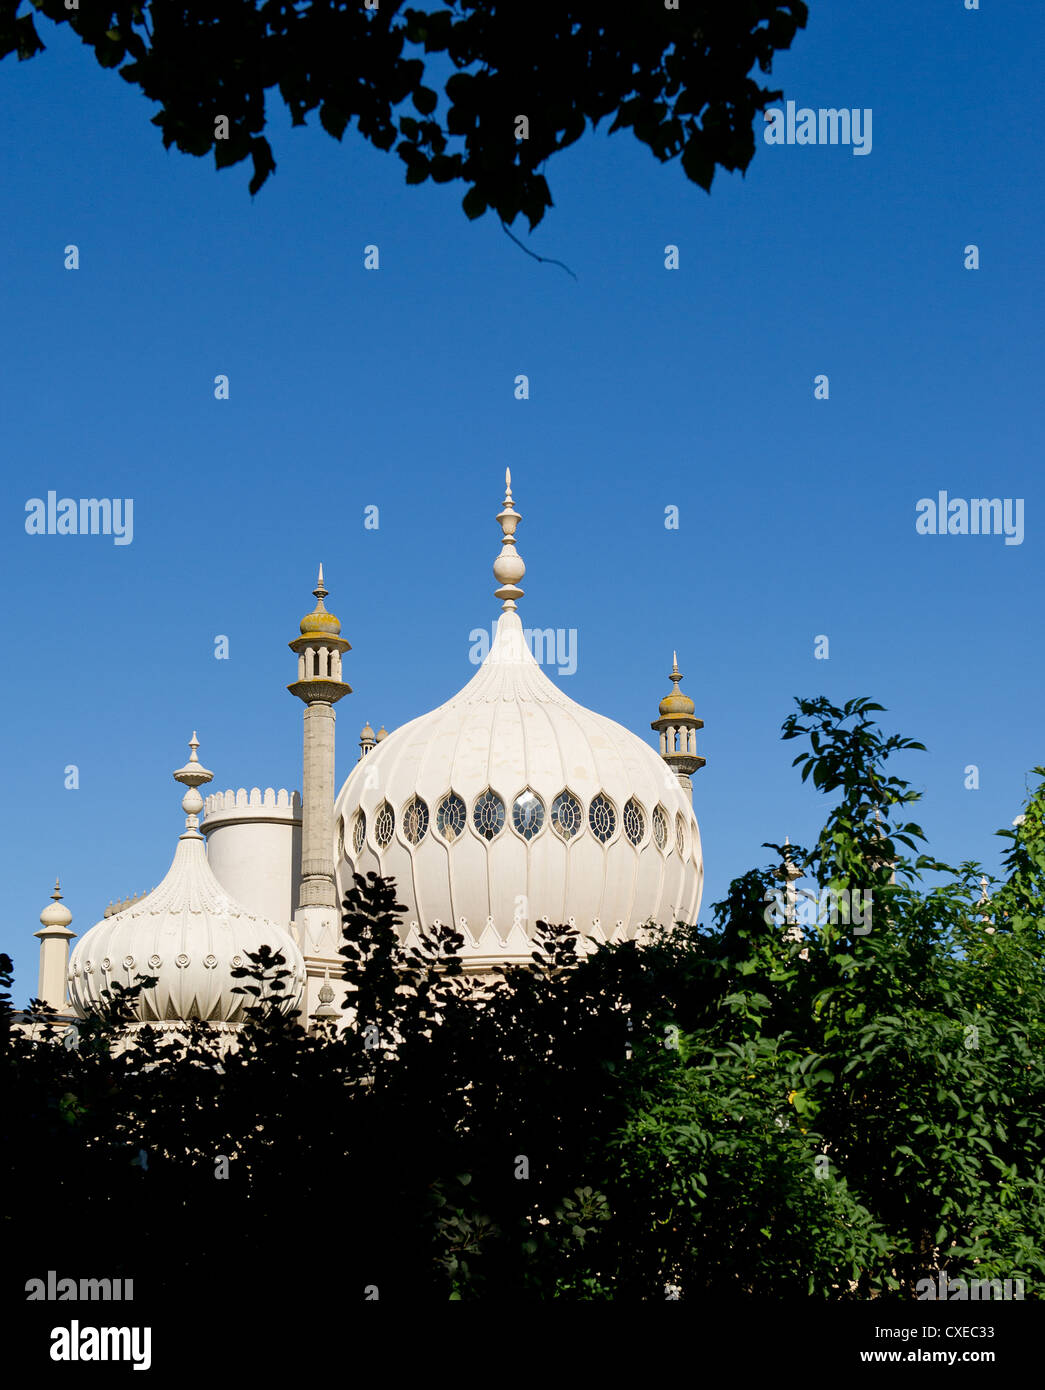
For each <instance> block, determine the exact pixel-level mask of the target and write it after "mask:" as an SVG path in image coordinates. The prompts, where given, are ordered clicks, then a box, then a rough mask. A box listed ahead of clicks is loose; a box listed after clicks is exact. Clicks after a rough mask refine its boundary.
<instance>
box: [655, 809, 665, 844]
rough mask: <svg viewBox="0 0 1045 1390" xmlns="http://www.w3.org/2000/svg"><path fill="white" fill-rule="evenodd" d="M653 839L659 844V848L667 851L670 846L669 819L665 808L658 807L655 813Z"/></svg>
mask: <svg viewBox="0 0 1045 1390" xmlns="http://www.w3.org/2000/svg"><path fill="white" fill-rule="evenodd" d="M653 838H654V840H656V842H657V848H658V849H660V850H663V849H666V848H667V844H668V818H667V815H666V814H665V812H664V807H663V806H657V807H656V808H655V809H654V812H653Z"/></svg>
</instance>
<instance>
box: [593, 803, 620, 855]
mask: <svg viewBox="0 0 1045 1390" xmlns="http://www.w3.org/2000/svg"><path fill="white" fill-rule="evenodd" d="M588 824H589V825H590V826H591V833H592V834H593V835H594V836H595V838H596V840H599V841H601V843H602V844H605V843H606V841H607V840H609V839H610V838H611V837H612V835H613V832H614V831H615V830H616V828H617V813H616V811H615V810H614V809H613V802H612V801H610V799H609V797H608V796H603V794H602V792H599V794H598V796H596V797H594V798H593V799H592V803H591V805H590V806H589V807H588Z"/></svg>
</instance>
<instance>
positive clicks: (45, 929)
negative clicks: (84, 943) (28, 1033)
mask: <svg viewBox="0 0 1045 1390" xmlns="http://www.w3.org/2000/svg"><path fill="white" fill-rule="evenodd" d="M72 920H73V914H72V913H71V912H70V911H69V909H68V908H67V907H66V906H65V904H64V903H63V902H62V894H61V890H60V888H59V886H58V880H57V879H55V881H54V892H53V893H52V894H51V903H50V905H49V906H48V907H45V908H44V910H43V912H41V913H40V923H41V928H42V929H41V930H40V931H38V932H33V935H34V936H38V937H39V938H40V985H39V991H38V995H37V997H38V998H39V999H42V1000H43V1002H44V1003H45V1004H46V1005H47V1007H48V1008H50V1009H54V1010H55V1011H56V1012H57V1013H60V1014H61V1013H66V1012H68V1011H69V1003H68V1001H67V999H66V993H65V988H66V980H67V979H68V974H69V942H70V941H71V940H72V939H73V937H74V936H75V935H76V933H75V932H74V931H70V930H69V923H70V922H71V921H72Z"/></svg>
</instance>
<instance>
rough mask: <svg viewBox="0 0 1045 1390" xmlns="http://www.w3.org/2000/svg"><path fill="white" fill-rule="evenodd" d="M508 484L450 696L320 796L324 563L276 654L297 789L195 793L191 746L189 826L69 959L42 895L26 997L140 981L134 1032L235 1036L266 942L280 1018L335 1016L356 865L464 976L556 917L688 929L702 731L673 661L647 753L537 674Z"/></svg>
mask: <svg viewBox="0 0 1045 1390" xmlns="http://www.w3.org/2000/svg"><path fill="white" fill-rule="evenodd" d="M506 482H507V491H506V496H505V500H504V505H503V508H502V510H501V512H500V513H499V514H498V516H497V521H498V523H499V524H500V527H501V532H502V539H501V549H500V553H499V554H498V556H497V559H496V561H495V562H494V567H493V569H494V576H495V578H496V579H497V581H498V586H499V587H498V588H497V589H496V590H495V595H496V597H497V598H498V599H500V600H501V608H502V612H501V616H500V619H499V621H498V624H497V629H496V634H495V637H494V640H493V642H492V645H491V647H490V651H489V654H488V655H487V657H486V659H485V660H484V661H483V663H482V665H481V666H480V667H479V669H478V670H477V671H476V673H475V675H474V676H473V677H472V679H471V680H470V681H469V682H468V683H467V684H466V685H465V686H464V688H463V689H462V690H460V691H458V693H457V694H456V695H454V696H453V697H452V698H451V699H450V700H447V701H446V702H445V703H444V704H442V705H440V706H439V707H438V708H436V709H434V710H431V711H429V712H428V713H427V714H422V715H419V716H418V717H417V718H416V719H413V720H411V721H410V722H409V723H407V724H405V725H403V727H402V728H399V729H396V730H394V731H393V732H392V733H390V734H387V735H386V734H385V731H384V730H383V729H382V730H381V731H380V732H379V733H377V734H376V735H375V733H374V731H373V729H372V728H371V727H370V726H369V724H368V725H366V726H365V727H364V729H363V732H362V735H361V737H360V754H359V760H358V761H357V763H356V765H355V767H354V768H353V771H352V772H351V774H350V775H349V777H348V779H347V780H346V781H345V783H344V785H343V786H342V787H341V789H340V791H337V789H336V788H335V785H334V725H335V711H334V706H335V704H336V703H337V702H338V701H339V700H341V699H342V698H343V697H344V696H346V695H348V694H350V693H351V687H350V686H349V685H347V684H346V683H345V681H344V680H343V678H342V657H343V656H344V654H345V653H346V652H347V651H348V650H350V647H349V643H348V642H347V641H346V640H345V639H344V638H343V637H342V636H341V624H340V622H339V621H338V619H337V618H336V617H335V616H334V615H333V614H332V613H330V612H329V611H328V610H327V609H326V608H325V606H324V603H323V600H324V598H325V597H326V595H327V590H326V588H325V587H324V584H323V569H322V566H320V570H319V581H318V584H317V586H316V588H315V590H314V591H313V592H314V594H315V597H316V606H315V608H314V609H313V610H312V612H310V613H309V614H308V615H307V616H306V617H305V618H303V619H302V621H301V625H300V635H299V636H297V637H295V638H294V640H293V641H292V642H291V643H290V647H291V650H292V651H293V652H294V653H295V654H296V656H297V662H298V667H297V679H296V680H295V681H294V682H293V683H292V684H291V685H290V686H288V689H289V690H290V692H291V693H292V694H293V695H295V696H297V697H298V698H299V699H300V700H301V701H302V702H303V704H304V762H303V781H302V785H303V793H302V795H301V796H300V797H299V796H298V794H297V792H294V793H288V792H286V791H282V790H281V791H274V790H273V789H271V788H269V789H268V790H266V791H265V792H264V793H262V792H261V791H260V790H259V789H258V788H255V789H254V790H253V791H251V792H249V793H248V792H247V791H246V790H239V791H235V792H234V791H231V790H229V791H225V792H220V791H219V792H215V793H212V794H210V795H209V796H207V798H206V800H204V798H203V796H202V795H201V793H200V791H199V788H200V787H201V786H203V785H204V784H206V783H207V782H210V781H211V780H212V776H213V774H212V773H210V772H208V771H207V769H206V768H204V767H203V766H202V765H201V764H200V763H199V760H198V758H197V755H196V749H197V748H198V747H199V744H198V743H197V741H196V736H195V734H193V738H192V741H191V743H190V747H191V750H192V752H191V757H190V759H189V761H188V762H187V763H186V764H185V766H184V767H182V768H180V769H179V770H178V771H177V772H175V773H174V777H175V779H176V780H177V781H178V782H180V783H181V784H182V785H183V786H185V787H186V788H187V790H186V792H185V795H184V797H183V799H182V809H183V810H184V812H185V815H186V820H185V829H184V831H183V832H182V833H181V835H180V836H179V838H178V841H177V846H176V850H175V854H174V859H173V862H172V864H171V867H170V869H169V871H168V873H167V875H166V877H165V878H164V879H163V881H162V882H161V883H160V884H159V886H158V887H157V888H155V889H154V890H153V891H152V892H151V893H149V894H146V895H144V896H143V897H141V898H139V899H137V900H134V901H127V902H124V903H120V904H117V905H116V907H115V908H113V907H111V906H110V908H109V909H108V910H107V911H106V913H105V915H104V917H103V918H102V920H101V921H100V922H98V923H97V924H96V925H95V926H93V927H91V929H90V930H89V931H87V932H86V933H84V935H83V936H82V937H81V938H80V940H79V941H78V942H77V944H76V946H75V947H74V948H73V950H72V953H71V955H70V953H69V943H70V941H71V940H72V939H73V937H74V935H75V934H74V933H73V932H72V931H71V930H70V922H71V920H72V918H71V915H70V913H69V911H68V909H67V908H66V907H65V906H64V904H62V902H61V901H60V894H59V891H58V887H57V884H56V887H55V893H54V895H53V897H54V901H53V902H52V904H51V905H50V906H48V907H47V908H46V909H45V910H44V912H43V914H42V915H41V919H40V920H41V923H42V930H40V931H39V932H37V933H36V935H37V936H38V937H39V938H40V940H41V948H40V986H39V996H40V998H42V999H43V1000H45V1001H46V1002H47V1003H48V1004H49V1005H50V1006H51V1007H52V1008H55V1009H57V1010H58V1011H59V1012H60V1013H62V1014H63V1015H66V1016H68V1017H70V1019H75V1018H76V1017H82V1016H83V1015H84V1014H85V1012H87V1011H89V1010H90V1009H91V1008H92V1006H93V1005H95V1004H96V1003H97V1002H98V1000H99V998H100V995H101V991H102V990H104V989H105V988H106V987H107V986H108V985H110V984H111V983H112V982H113V981H118V982H119V983H120V984H124V985H126V984H129V983H132V982H133V981H134V980H135V978H136V977H137V976H139V975H148V976H155V977H156V978H157V984H156V985H155V986H153V987H151V988H149V989H147V990H145V991H144V992H143V993H142V995H141V997H140V1001H139V1005H138V1018H139V1019H140V1021H141V1022H142V1023H149V1024H151V1025H153V1026H162V1027H168V1028H170V1027H177V1026H178V1025H179V1023H181V1022H182V1021H184V1020H187V1019H194V1018H200V1019H204V1020H207V1021H209V1022H211V1023H213V1024H214V1025H216V1026H218V1027H219V1028H221V1029H222V1030H225V1031H233V1032H234V1030H235V1028H236V1026H237V1023H238V1022H239V1020H240V1019H241V1018H242V1007H243V996H242V995H237V994H234V993H233V992H232V991H233V988H234V986H235V984H236V981H235V979H234V977H233V976H232V973H231V972H232V970H233V969H234V968H236V967H237V966H241V965H243V964H244V963H245V959H244V958H245V953H246V952H248V951H256V950H257V949H258V947H259V946H260V945H262V944H267V945H268V946H270V947H271V948H272V949H273V950H280V951H282V952H283V954H284V956H285V958H286V960H287V962H288V965H289V967H290V969H291V971H292V981H291V988H290V990H289V992H288V996H287V1008H288V1010H289V1009H297V1010H300V1011H301V1012H302V1013H303V1014H304V1015H305V1016H306V1018H307V1019H313V1018H315V1017H316V1014H317V1010H318V1009H320V1008H321V1007H322V1012H323V1014H334V1013H338V1012H339V1010H337V1009H336V1008H331V1002H333V1003H334V1004H335V1005H336V1004H338V1003H340V994H341V988H340V987H339V985H338V981H339V979H340V975H341V964H342V959H341V957H340V955H339V954H338V947H339V945H340V944H341V910H340V904H341V902H342V900H343V898H344V895H345V892H346V891H347V889H348V888H349V887H350V886H351V883H352V874H353V873H354V872H358V873H364V874H365V873H366V872H367V871H368V870H371V869H372V870H374V871H375V872H377V873H379V874H383V875H385V876H389V877H394V878H395V880H396V885H397V896H398V900H399V901H400V902H401V903H403V904H405V905H406V908H407V911H406V914H405V920H404V922H403V925H402V929H401V930H402V940H403V943H404V944H406V945H409V944H412V943H413V942H414V941H416V939H417V934H418V932H419V930H420V929H421V928H422V927H423V926H425V925H429V924H434V923H436V922H443V923H451V924H453V925H454V926H455V927H456V928H457V929H458V930H459V931H460V932H461V934H462V936H463V937H464V942H465V945H464V949H463V957H464V960H465V963H466V967H467V968H468V969H470V970H472V971H485V970H490V969H495V968H497V967H498V966H501V965H504V964H506V963H510V962H526V961H528V960H529V959H530V952H531V950H532V946H531V941H532V938H533V935H534V931H535V928H536V924H537V922H538V921H540V920H545V921H549V922H570V923H573V924H575V925H576V926H577V927H578V928H579V929H580V931H581V933H582V935H583V936H584V937H586V938H590V939H591V940H592V941H595V942H598V941H620V940H627V939H630V938H634V937H636V936H640V935H641V933H642V931H643V928H644V926H645V925H646V924H648V923H650V922H660V923H665V924H670V923H674V922H680V921H681V922H694V921H696V919H697V914H698V911H699V908H700V899H701V889H702V885H703V863H702V857H701V846H700V831H699V828H698V826H697V820H696V817H695V815H694V813H693V806H692V786H691V783H690V776H691V774H692V773H693V772H694V771H696V770H697V769H698V768H700V767H702V766H703V764H704V759H703V758H702V757H699V756H698V754H697V749H696V733H697V730H698V729H699V728H702V727H703V723H702V721H701V720H699V719H697V718H695V716H694V705H693V701H692V700H691V699H690V698H689V697H688V696H686V695H683V694H682V692H681V690H680V689H679V683H680V681H681V680H682V676H681V675H680V673H679V670H678V662H677V659H676V661H675V664H674V668H673V670H672V673H671V681H672V691H671V693H670V694H669V695H667V696H666V697H665V698H664V699H663V700H662V701H661V703H660V712H659V717H658V718H657V719H656V720H654V721H653V723H652V726H651V727H652V728H653V729H654V730H655V731H657V733H658V734H659V739H660V747H659V752H658V751H655V750H654V748H653V747H651V746H650V745H649V744H648V743H646V742H645V741H644V739H642V738H640V737H638V736H637V735H636V734H634V733H632V732H630V731H629V730H628V729H625V728H623V727H622V726H621V725H619V724H616V723H614V722H613V721H612V720H611V719H607V718H606V717H605V716H604V715H601V714H597V713H595V712H594V711H592V710H588V709H585V708H584V707H583V706H581V705H579V704H577V703H576V702H575V701H574V700H571V699H570V698H569V697H568V696H566V695H565V694H563V692H562V691H561V690H560V689H559V688H558V687H557V686H556V685H554V684H553V682H552V681H551V680H550V679H549V678H548V676H546V675H545V674H544V672H543V671H542V669H541V667H540V666H539V665H538V663H537V661H536V660H535V659H534V657H533V655H532V654H531V652H530V650H529V648H528V646H527V643H526V639H525V635H524V631H523V627H522V624H521V622H520V619H519V614H518V611H517V606H516V605H517V601H518V600H519V599H520V598H522V596H523V591H522V589H521V588H520V587H519V581H520V580H521V579H522V577H523V575H524V573H525V565H524V564H523V561H522V559H521V557H520V556H519V554H518V552H517V550H516V548H515V531H516V527H517V525H518V523H519V521H520V519H521V518H520V516H519V513H518V512H517V511H516V510H515V508H514V505H513V502H512V494H511V478H510V475H508V474H506ZM201 812H203V817H204V818H203V822H202V826H201V825H200V822H199V817H200V813H201ZM321 991H322V996H321ZM302 1021H303V1022H304V1021H305V1019H304V1018H303V1019H302Z"/></svg>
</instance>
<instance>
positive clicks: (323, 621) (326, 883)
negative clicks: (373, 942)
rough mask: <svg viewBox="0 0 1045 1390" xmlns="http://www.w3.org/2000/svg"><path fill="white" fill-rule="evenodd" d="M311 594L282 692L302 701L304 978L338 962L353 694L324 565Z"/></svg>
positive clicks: (300, 922)
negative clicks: (337, 730)
mask: <svg viewBox="0 0 1045 1390" xmlns="http://www.w3.org/2000/svg"><path fill="white" fill-rule="evenodd" d="M312 592H313V594H315V596H316V606H315V608H314V609H313V610H312V612H311V613H308V614H306V615H305V617H304V618H302V620H301V636H300V637H295V638H294V640H293V642H291V643H289V644H288V645H289V646H290V649H291V651H293V652H296V653H297V658H298V678H297V680H296V681H295V682H294V683H293V684H292V685H288V686H287V689H288V690H289V691H290V693H291V694H292V695H296V696H297V697H298V699H299V700H303V701H304V704H305V743H304V750H305V751H304V771H303V776H302V791H301V889H300V893H299V896H298V912H297V916H296V918H295V925H296V927H297V937H298V944H299V945H300V947H301V952H302V954H303V955H304V957H305V964H306V966H307V967H308V973H309V976H310V977H314V978H315V977H318V978H322V977H323V975H324V970H325V969H326V968H327V967H328V966H333V967H334V968H338V967H340V965H341V964H342V962H341V960H340V958H339V957H338V954H337V950H338V946H339V944H340V941H341V917H340V913H339V911H338V901H337V888H336V885H335V880H334V706H335V704H336V703H337V702H338V700H340V699H341V697H342V696H343V695H349V694H351V692H352V687H351V686H350V685H346V684H345V682H344V681H343V680H342V679H341V657H342V654H343V653H344V652H347V651H350V650H351V646H350V644H349V643H348V642H346V641H345V639H344V638H343V637H342V636H341V624H340V622H339V621H338V619H337V618H335V616H334V614H333V613H328V612H327V610H326V608H324V606H323V600H324V598H326V596H327V592H328V591H327V589H326V588H325V587H324V585H323V566H322V565H320V567H319V580H318V582H317V584H316V587H315V588H314V589H313V590H312ZM339 973H340V971H339ZM310 1002H311V1001H310Z"/></svg>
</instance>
